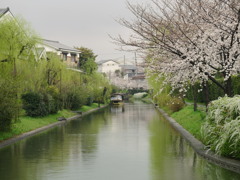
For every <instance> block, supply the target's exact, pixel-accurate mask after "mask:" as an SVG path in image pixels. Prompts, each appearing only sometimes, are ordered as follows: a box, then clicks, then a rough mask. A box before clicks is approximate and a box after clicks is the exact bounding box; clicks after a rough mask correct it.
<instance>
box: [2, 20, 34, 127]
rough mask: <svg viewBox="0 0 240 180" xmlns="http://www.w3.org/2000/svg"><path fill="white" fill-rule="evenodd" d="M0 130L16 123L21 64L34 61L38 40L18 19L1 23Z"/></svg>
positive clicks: (18, 106)
mask: <svg viewBox="0 0 240 180" xmlns="http://www.w3.org/2000/svg"><path fill="white" fill-rule="evenodd" d="M0 39H1V40H0V69H1V70H0V87H1V88H0V89H1V95H0V96H1V98H0V99H1V101H0V109H1V110H0V130H9V129H10V127H11V123H12V121H13V119H15V120H16V119H18V116H19V108H20V96H19V95H20V91H21V85H22V84H24V82H22V81H21V76H20V74H19V73H18V71H17V70H18V68H17V65H18V63H19V62H20V61H30V60H35V58H34V55H35V51H34V50H35V45H36V42H37V39H38V38H36V36H35V34H34V33H33V31H32V30H31V29H30V28H29V27H28V26H27V24H26V23H25V22H24V21H22V20H19V19H12V20H11V19H6V20H1V21H0Z"/></svg>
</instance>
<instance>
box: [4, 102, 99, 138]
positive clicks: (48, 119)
mask: <svg viewBox="0 0 240 180" xmlns="http://www.w3.org/2000/svg"><path fill="white" fill-rule="evenodd" d="M101 105H103V104H101ZM95 108H98V104H97V103H93V104H92V105H91V106H82V107H81V108H80V109H79V111H82V112H87V111H89V110H92V109H95ZM74 115H76V114H75V113H74V112H72V111H70V110H62V111H59V112H58V113H57V114H51V115H48V116H45V117H29V116H21V117H20V120H19V122H16V123H14V124H13V126H12V128H11V131H9V132H0V141H3V140H6V139H9V138H12V137H14V136H17V135H20V134H23V133H25V132H29V131H32V130H34V129H37V128H40V127H43V126H46V125H49V124H52V123H55V122H57V121H58V120H57V118H58V117H62V116H64V117H65V118H69V117H72V116H74Z"/></svg>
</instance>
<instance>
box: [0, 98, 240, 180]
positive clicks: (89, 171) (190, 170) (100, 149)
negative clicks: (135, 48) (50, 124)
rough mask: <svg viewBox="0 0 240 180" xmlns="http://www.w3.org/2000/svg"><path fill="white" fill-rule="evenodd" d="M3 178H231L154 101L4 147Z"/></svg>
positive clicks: (1, 157) (91, 117) (90, 117)
mask: <svg viewBox="0 0 240 180" xmlns="http://www.w3.org/2000/svg"><path fill="white" fill-rule="evenodd" d="M0 177H1V178H0V179H1V180H35V179H36V180H55V179H58V180H59V179H62V180H66V179H67V180H78V179H83V180H101V179H102V180H118V179H119V180H128V179H129V180H135V179H136V180H147V179H151V180H159V179H161V180H175V179H176V180H181V179H184V180H195V179H196V180H202V179H206V180H208V179H209V180H214V179H217V180H221V179H223V180H225V179H226V180H228V179H233V180H235V179H236V180H237V179H240V175H239V174H236V173H233V172H230V171H228V170H224V169H222V168H220V167H217V166H215V165H212V164H210V163H208V162H207V161H205V160H203V159H202V158H200V157H199V156H198V155H196V154H195V153H194V151H193V150H192V148H191V147H190V146H189V145H188V144H187V143H186V142H185V140H184V139H183V138H182V137H181V136H179V134H178V133H177V132H176V131H175V130H174V129H172V128H171V127H170V126H169V124H168V123H167V122H166V121H165V120H164V119H163V118H162V116H161V115H160V114H159V113H158V112H156V111H155V109H154V108H153V106H152V105H151V104H143V103H141V102H135V103H131V104H127V103H126V104H125V105H124V106H116V107H109V108H106V109H104V110H102V111H100V112H97V113H94V114H90V115H88V116H86V117H84V118H83V119H82V120H74V121H71V122H69V123H66V124H64V125H62V126H59V127H56V128H54V129H51V130H49V131H46V132H44V133H41V134H39V135H36V136H34V137H30V138H27V139H24V140H22V141H20V142H18V143H16V144H14V145H11V146H9V147H6V148H4V149H1V150H0Z"/></svg>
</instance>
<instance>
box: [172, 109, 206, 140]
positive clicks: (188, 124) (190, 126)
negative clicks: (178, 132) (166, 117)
mask: <svg viewBox="0 0 240 180" xmlns="http://www.w3.org/2000/svg"><path fill="white" fill-rule="evenodd" d="M171 117H172V118H174V119H175V120H176V121H177V122H178V123H179V124H180V125H181V126H182V127H183V128H185V129H186V130H187V131H189V132H190V133H191V134H192V135H193V136H195V137H196V138H197V139H199V140H201V137H200V130H201V126H202V124H203V123H204V121H205V120H204V119H205V117H206V112H204V111H195V112H194V110H193V106H185V107H184V108H183V109H181V110H180V111H178V112H175V113H173V114H172V115H171Z"/></svg>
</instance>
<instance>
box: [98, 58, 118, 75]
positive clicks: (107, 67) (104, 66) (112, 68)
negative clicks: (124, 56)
mask: <svg viewBox="0 0 240 180" xmlns="http://www.w3.org/2000/svg"><path fill="white" fill-rule="evenodd" d="M97 65H98V72H101V73H105V74H106V75H107V76H115V75H116V74H118V73H120V72H121V66H120V64H119V63H118V62H117V61H115V60H102V61H99V62H97Z"/></svg>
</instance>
